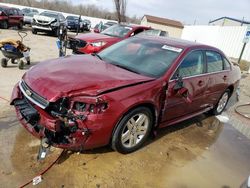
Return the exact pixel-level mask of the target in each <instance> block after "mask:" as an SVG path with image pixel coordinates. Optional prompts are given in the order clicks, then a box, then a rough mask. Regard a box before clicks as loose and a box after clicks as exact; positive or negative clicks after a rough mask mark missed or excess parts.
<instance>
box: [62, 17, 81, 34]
mask: <svg viewBox="0 0 250 188" xmlns="http://www.w3.org/2000/svg"><path fill="white" fill-rule="evenodd" d="M66 20H67V28H68V30H70V31H77V30H78V31H83V27H82V26H83V24H82V19H81V17H77V16H67V17H66Z"/></svg>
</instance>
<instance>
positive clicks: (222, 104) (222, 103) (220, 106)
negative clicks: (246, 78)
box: [211, 89, 231, 115]
mask: <svg viewBox="0 0 250 188" xmlns="http://www.w3.org/2000/svg"><path fill="white" fill-rule="evenodd" d="M230 94H231V92H230V90H229V89H227V90H226V91H225V92H224V93H223V94H222V95H221V97H220V99H219V101H218V103H217V104H216V106H215V107H214V108H213V109H212V111H211V113H212V114H213V115H219V114H221V113H222V112H223V111H224V109H225V108H226V106H227V103H228V100H229V98H230Z"/></svg>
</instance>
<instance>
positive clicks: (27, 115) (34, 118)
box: [14, 98, 39, 126]
mask: <svg viewBox="0 0 250 188" xmlns="http://www.w3.org/2000/svg"><path fill="white" fill-rule="evenodd" d="M14 105H15V106H16V107H17V108H18V110H19V112H20V113H21V115H22V116H23V118H24V119H25V120H26V121H27V123H29V124H31V125H33V126H34V125H36V124H37V122H38V120H39V114H38V112H37V110H36V109H35V108H34V107H33V106H32V105H30V104H29V103H28V101H27V99H26V98H24V99H20V100H19V99H18V100H15V101H14Z"/></svg>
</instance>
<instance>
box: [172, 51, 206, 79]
mask: <svg viewBox="0 0 250 188" xmlns="http://www.w3.org/2000/svg"><path fill="white" fill-rule="evenodd" d="M202 73H204V56H203V52H202V51H194V52H191V53H190V54H188V55H187V56H186V57H185V58H184V59H183V61H182V62H181V64H180V66H179V67H178V69H177V71H176V73H175V74H174V79H176V77H177V75H178V76H181V77H182V78H185V77H190V76H196V75H199V74H202Z"/></svg>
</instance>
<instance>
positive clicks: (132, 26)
mask: <svg viewBox="0 0 250 188" xmlns="http://www.w3.org/2000/svg"><path fill="white" fill-rule="evenodd" d="M117 24H118V25H122V26H127V27H131V28H133V29H137V28H145V29H149V28H150V27H148V26H144V25H137V24H130V23H120V24H119V23H117Z"/></svg>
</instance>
